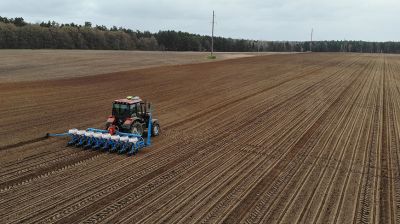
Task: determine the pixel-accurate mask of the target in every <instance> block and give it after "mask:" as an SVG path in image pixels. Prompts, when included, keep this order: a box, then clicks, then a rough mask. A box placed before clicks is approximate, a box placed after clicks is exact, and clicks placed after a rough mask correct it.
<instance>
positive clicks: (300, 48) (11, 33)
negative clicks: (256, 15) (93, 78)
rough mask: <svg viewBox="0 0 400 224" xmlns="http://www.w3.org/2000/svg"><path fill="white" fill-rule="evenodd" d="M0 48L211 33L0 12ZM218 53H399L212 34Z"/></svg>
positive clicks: (167, 39) (95, 45) (94, 45)
mask: <svg viewBox="0 0 400 224" xmlns="http://www.w3.org/2000/svg"><path fill="white" fill-rule="evenodd" d="M0 49H96V50H149V51H151V50H166V51H210V49H211V37H210V36H207V35H198V34H192V33H187V32H181V31H173V30H167V31H159V32H157V33H151V32H149V31H144V32H141V31H138V30H135V31H134V30H131V29H126V28H123V27H116V26H113V27H110V28H108V27H106V26H103V25H95V26H93V25H92V23H91V22H85V23H84V24H83V25H80V24H75V23H69V24H68V23H66V24H60V23H57V22H55V21H48V22H41V23H28V22H26V21H25V20H24V19H23V18H21V17H17V18H6V17H1V16H0ZM214 50H215V51H220V52H257V51H259V52H262V51H272V52H305V51H314V52H360V53H361V52H363V53H400V42H366V41H342V40H341V41H334V40H332V41H314V42H312V43H310V42H308V41H257V40H245V39H233V38H225V37H214Z"/></svg>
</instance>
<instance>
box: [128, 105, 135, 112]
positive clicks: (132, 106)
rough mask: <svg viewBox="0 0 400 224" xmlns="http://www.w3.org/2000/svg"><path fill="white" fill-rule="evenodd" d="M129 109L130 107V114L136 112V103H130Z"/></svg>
mask: <svg viewBox="0 0 400 224" xmlns="http://www.w3.org/2000/svg"><path fill="white" fill-rule="evenodd" d="M129 109H130V114H136V105H135V104H131V105H129Z"/></svg>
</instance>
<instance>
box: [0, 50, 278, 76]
mask: <svg viewBox="0 0 400 224" xmlns="http://www.w3.org/2000/svg"><path fill="white" fill-rule="evenodd" d="M215 54H216V56H217V58H216V59H215V60H216V61H220V60H226V59H233V58H241V57H252V56H256V55H270V54H278V53H272V52H271V53H268V52H260V53H246V52H245V53H224V52H217V53H215ZM279 54H282V53H279ZM208 55H209V53H207V52H171V51H103V50H0V83H2V82H18V81H37V80H47V79H60V78H72V77H82V76H89V75H98V74H104V73H110V72H118V71H128V70H134V69H141V68H148V67H157V66H160V65H179V64H192V63H204V62H210V61H213V60H210V59H207V56H208Z"/></svg>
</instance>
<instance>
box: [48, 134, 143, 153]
mask: <svg viewBox="0 0 400 224" xmlns="http://www.w3.org/2000/svg"><path fill="white" fill-rule="evenodd" d="M47 136H48V137H63V136H68V137H70V140H69V142H68V143H67V144H68V146H75V147H79V148H83V149H92V150H99V151H108V152H117V153H119V154H125V153H127V154H128V155H134V154H136V153H137V152H138V151H139V150H140V149H142V148H144V147H146V146H148V145H150V144H147V143H145V141H144V139H143V137H142V136H140V135H138V134H131V133H123V132H117V134H116V135H111V134H109V133H108V131H107V130H101V129H95V128H88V129H86V130H78V129H70V130H68V132H67V133H62V134H48V135H47Z"/></svg>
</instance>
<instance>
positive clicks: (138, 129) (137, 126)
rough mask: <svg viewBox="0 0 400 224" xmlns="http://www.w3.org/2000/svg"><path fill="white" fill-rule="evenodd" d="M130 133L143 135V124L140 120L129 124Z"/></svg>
mask: <svg viewBox="0 0 400 224" xmlns="http://www.w3.org/2000/svg"><path fill="white" fill-rule="evenodd" d="M131 133H132V134H138V135H143V125H142V123H140V122H137V121H136V122H135V123H133V124H132V126H131Z"/></svg>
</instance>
